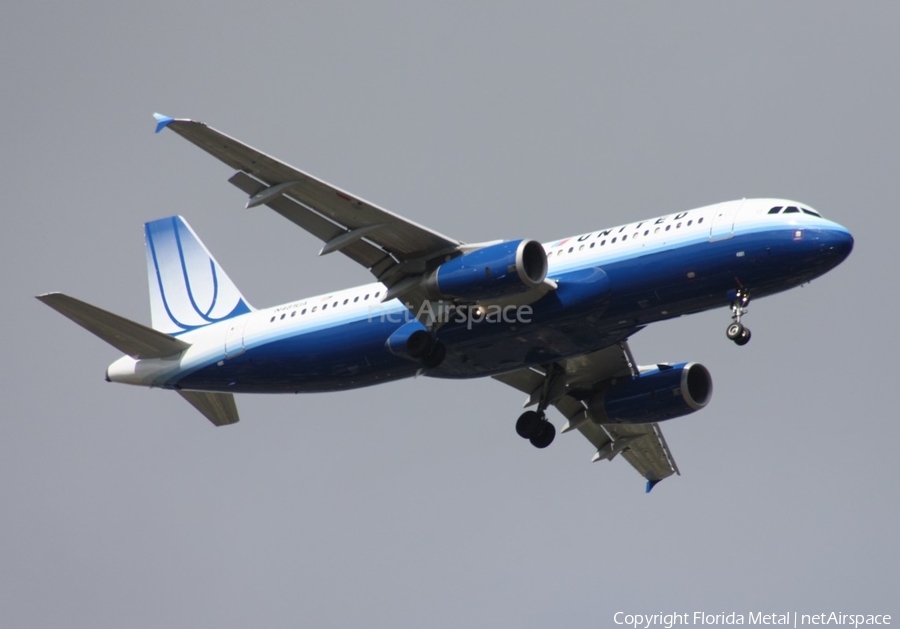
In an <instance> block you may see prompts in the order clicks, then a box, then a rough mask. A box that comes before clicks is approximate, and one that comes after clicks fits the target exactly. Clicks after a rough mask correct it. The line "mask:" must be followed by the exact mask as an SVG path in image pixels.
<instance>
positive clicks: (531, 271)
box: [424, 240, 547, 300]
mask: <svg viewBox="0 0 900 629" xmlns="http://www.w3.org/2000/svg"><path fill="white" fill-rule="evenodd" d="M546 277H547V252H546V251H544V247H543V245H541V243H539V242H538V241H536V240H512V241H509V242H502V243H499V244H496V245H488V246H486V247H482V248H481V249H476V250H475V251H470V252H469V253H465V254H463V255H461V256H459V257H457V258H454V259H452V260H449V261H447V262H445V263H444V264H442V265H441V266H439V267H438V268H437V269H435V270H434V271H432V272H431V274H430V275H429V276H428V277H427V278H426V279H425V283H424V286H425V290H426V291H427V292H428V294H429V295H431V296H432V298H435V299H437V298H448V297H459V298H462V299H471V300H480V299H492V298H496V297H503V296H506V295H515V294H517V293H523V292H525V291H527V290H529V289H531V288H534V287H535V286H539V285H540V284H541V283H542V282H543V281H544V278H546Z"/></svg>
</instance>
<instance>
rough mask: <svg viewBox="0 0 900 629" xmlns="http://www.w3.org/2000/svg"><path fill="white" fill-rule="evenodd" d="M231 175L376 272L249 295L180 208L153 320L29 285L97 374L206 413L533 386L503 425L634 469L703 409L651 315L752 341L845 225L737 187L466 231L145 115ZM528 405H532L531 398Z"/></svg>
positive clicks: (661, 464) (161, 239) (702, 392)
mask: <svg viewBox="0 0 900 629" xmlns="http://www.w3.org/2000/svg"><path fill="white" fill-rule="evenodd" d="M155 118H156V120H157V126H156V132H157V133H159V132H161V131H162V130H164V129H169V130H171V131H174V132H175V133H177V134H178V135H180V136H182V137H183V138H185V139H187V140H189V141H190V142H192V143H193V144H195V145H197V146H199V147H200V148H202V149H203V150H205V151H206V152H208V153H210V154H211V155H213V156H214V157H216V158H218V159H219V160H221V161H222V162H224V163H225V164H226V165H228V166H229V167H231V168H232V169H234V170H235V173H234V174H233V175H232V176H231V178H230V179H229V180H228V181H229V182H230V183H231V184H233V185H234V186H236V187H237V188H238V189H240V190H241V191H242V192H243V193H245V194H246V195H247V196H248V201H247V203H246V207H248V208H252V207H257V206H263V205H264V206H267V207H269V208H271V209H273V210H274V211H275V212H277V213H279V214H281V215H282V216H284V217H285V218H287V219H288V220H289V221H291V222H292V223H294V224H296V225H298V226H299V227H301V228H303V229H305V230H306V231H308V232H310V233H311V234H313V235H314V236H316V237H318V238H319V239H320V240H322V241H323V243H324V244H323V246H322V249H321V250H320V251H319V255H328V254H331V253H335V252H340V253H342V254H344V255H346V256H347V257H349V258H350V259H351V260H354V261H355V262H358V263H359V264H361V265H362V266H363V267H365V268H366V269H368V270H369V271H370V272H371V273H372V274H373V275H374V276H375V280H376V281H375V282H374V283H369V284H365V285H362V286H357V287H355V288H349V289H346V290H338V291H334V292H331V293H327V294H324V295H317V296H313V297H307V298H305V299H301V300H298V301H293V302H290V303H286V304H282V305H278V306H274V307H270V308H260V309H257V308H254V307H253V306H251V305H250V303H249V302H248V301H247V300H246V299H245V298H244V296H243V295H242V294H241V292H240V291H239V290H238V288H237V287H236V286H235V284H234V283H233V282H232V281H231V279H229V277H228V275H227V274H226V273H225V271H224V270H223V269H222V267H221V266H220V265H219V263H218V262H216V260H215V258H213V256H212V254H211V253H210V252H209V251H208V249H207V248H206V247H205V246H204V244H203V243H202V242H201V240H200V238H199V237H198V236H197V235H196V234H195V233H194V231H193V230H192V229H191V228H190V226H189V225H188V223H187V222H186V221H185V220H184V219H183V218H182V217H180V216H171V217H167V218H162V219H159V220H154V221H151V222H148V223H146V224H145V226H144V233H145V244H146V253H147V268H148V278H149V285H150V306H151V308H150V310H151V325H150V326H149V327H148V326H145V325H142V324H140V323H137V322H134V321H130V320H128V319H125V318H123V317H120V316H118V315H115V314H113V313H111V312H108V311H106V310H103V309H101V308H98V307H96V306H93V305H90V304H88V303H85V302H83V301H80V300H77V299H75V298H73V297H70V296H68V295H65V294H63V293H48V294H44V295H39V296H38V297H37V299H39V300H41V301H42V302H43V303H45V304H47V305H48V306H50V307H51V308H54V309H55V310H57V311H58V312H60V313H61V314H63V315H65V316H66V317H68V318H69V319H71V320H72V321H74V322H75V323H77V324H79V325H80V326H82V327H84V328H86V329H87V330H88V331H90V332H92V333H93V334H95V335H96V336H98V337H99V338H101V339H103V340H104V341H106V342H107V343H109V344H110V345H112V346H113V347H115V348H116V349H118V350H119V351H120V352H122V353H124V354H125V356H123V357H122V358H120V359H118V360H116V361H115V362H113V363H112V364H111V365H110V366H109V367H108V369H107V371H106V380H107V381H109V382H119V383H125V384H132V385H140V386H145V387H159V388H163V389H171V390H175V391H176V392H177V393H179V394H180V395H181V396H182V397H183V398H184V399H185V400H187V401H188V402H189V403H190V404H191V405H193V406H194V407H195V408H196V409H197V410H198V411H200V413H202V414H203V415H204V416H205V417H206V418H207V419H209V420H210V421H211V422H212V423H213V424H214V425H216V426H224V425H228V424H234V423H236V422H237V421H238V419H239V416H238V411H237V407H236V404H235V401H234V394H235V393H305V392H323V391H341V390H345V389H353V388H357V387H364V386H369V385H374V384H378V383H382V382H389V381H393V380H398V379H400V378H408V377H412V376H416V375H419V374H423V375H425V376H430V377H435V378H456V379H461V378H478V377H486V376H489V377H492V378H494V379H495V380H497V381H498V382H501V383H503V384H506V385H508V386H510V387H513V388H514V389H517V390H519V391H521V392H523V393H525V394H526V396H527V397H526V401H525V407H526V408H529V410H526V411H525V412H524V413H522V414H521V416H520V417H519V418H518V420H517V421H516V424H515V429H516V432H517V434H518V435H519V436H520V437H522V438H523V439H525V440H528V441H530V442H531V444H532V445H534V446H535V447H536V448H546V447H547V446H549V445H550V443H551V442H552V441H553V440H554V437H555V435H556V427H555V426H554V424H553V423H551V421H550V420H549V419H548V418H547V410H548V409H549V408H550V407H551V406H553V407H555V408H556V409H557V410H558V411H559V412H560V413H561V414H562V416H563V417H564V418H565V424H564V425H563V426H562V428H561V432H563V433H566V432H569V431H578V432H580V433H581V434H582V435H584V437H586V438H587V440H588V441H589V442H590V443H591V444H592V446H593V448H595V452H594V455H593V461H600V460H610V461H611V460H613V459H615V458H616V457H617V456H618V455H619V454H621V455H622V458H624V459H625V460H627V461H628V463H630V464H631V465H632V466H633V467H634V468H635V469H636V470H637V471H638V473H640V474H641V476H643V477H644V478H645V479H646V491H647V492H649V491H650V490H651V489H652V488H653V487H654V486H655V485H656V484H657V483H658V482H660V481H661V480H663V479H664V478H667V477H668V476H670V475H672V474H680V471H679V469H678V467H677V465H676V464H675V460H674V458H673V456H672V453H671V452H670V450H669V447H668V445H667V444H666V440H665V438H664V437H663V434H662V431H661V430H660V427H659V423H660V422H662V421H664V420H668V419H673V418H676V417H682V416H685V415H687V414H690V413H693V412H695V411H698V410H700V409H702V408H704V407H705V406H706V405H707V404H708V403H709V401H710V399H711V397H712V391H713V387H712V378H711V376H710V373H709V370H708V369H706V367H704V366H703V365H701V364H699V363H696V362H681V363H676V364H670V363H658V364H655V365H651V366H639V365H638V364H637V363H636V362H635V360H634V358H633V356H632V353H631V350H630V348H629V346H628V339H629V338H630V337H631V336H632V335H633V334H635V333H636V332H638V331H640V330H641V329H643V328H644V327H646V326H647V325H649V324H651V323H653V322H656V321H662V320H666V319H672V318H675V317H680V316H683V315H687V314H691V313H696V312H701V311H705V310H710V309H716V308H721V307H728V308H729V309H730V313H731V322H730V323H729V324H728V326H727V329H726V336H727V338H728V339H730V340H731V341H733V342H734V343H736V344H737V345H744V344H746V343H747V342H748V341H749V340H750V330H749V328H747V327H746V326H745V325H744V320H743V317H744V316H745V315H746V313H747V308H748V305H749V303H750V300H751V298H752V299H759V298H761V297H765V296H768V295H772V294H774V293H778V292H781V291H785V290H787V289H790V288H793V287H796V286H800V285H803V284H806V283H808V282H810V281H811V280H812V279H814V278H816V277H819V276H820V275H822V274H824V273H826V272H827V271H829V270H831V269H833V268H834V267H836V266H837V265H838V264H840V263H841V262H842V261H843V260H844V259H845V258H846V257H847V256H848V255H849V254H850V252H851V250H852V248H853V237H852V236H851V234H850V232H849V231H848V230H847V229H845V228H844V227H842V226H841V225H839V224H837V223H835V222H833V221H830V220H827V219H825V218H823V217H822V215H821V214H820V213H819V212H817V211H816V210H814V209H813V208H811V207H810V206H809V205H808V204H804V203H800V202H795V201H789V200H784V199H766V198H756V199H741V200H735V201H728V202H724V203H717V204H714V205H709V206H705V207H701V208H697V209H692V210H688V211H681V212H676V213H671V214H666V215H662V216H657V217H653V218H650V219H646V220H641V221H635V222H633V223H629V224H626V225H619V226H616V227H611V228H607V229H602V230H598V231H594V232H590V233H586V234H580V235H577V236H572V237H569V238H563V239H560V240H555V241H549V242H545V243H541V242H539V241H537V240H533V239H525V238H523V239H515V240H505V241H491V242H484V243H475V244H467V243H463V242H461V241H459V240H456V239H454V238H451V237H449V236H445V235H443V234H440V233H438V232H436V231H433V230H431V229H428V228H427V227H424V226H422V225H419V224H417V223H414V222H412V221H410V220H407V219H405V218H403V217H401V216H398V215H396V214H393V213H391V212H388V211H387V210H384V209H382V208H380V207H378V206H376V205H373V204H371V203H369V202H368V201H364V200H363V199H361V198H359V197H358V196H356V195H353V194H351V193H349V192H346V191H344V190H341V189H340V188H337V187H335V186H332V185H331V184H328V183H326V182H324V181H322V180H320V179H317V178H315V177H313V176H312V175H310V174H307V173H305V172H302V171H300V170H298V169H296V168H293V167H292V166H289V165H287V164H285V163H283V162H280V161H278V160H276V159H275V158H273V157H270V156H268V155H266V154H264V153H262V152H260V151H258V150H256V149H254V148H252V147H250V146H248V145H246V144H243V143H242V142H239V141H238V140H235V139H233V138H231V137H229V136H227V135H225V134H223V133H221V132H219V131H217V130H215V129H213V128H212V127H209V126H207V125H206V124H204V123H201V122H197V121H193V120H188V119H174V118H170V117H168V116H163V115H161V114H155ZM532 407H533V408H532Z"/></svg>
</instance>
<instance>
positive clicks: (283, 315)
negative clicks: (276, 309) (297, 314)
mask: <svg viewBox="0 0 900 629" xmlns="http://www.w3.org/2000/svg"><path fill="white" fill-rule="evenodd" d="M286 316H287V314H286V313H281V316H280V317H279V320H280V321H284V318H285V317H286Z"/></svg>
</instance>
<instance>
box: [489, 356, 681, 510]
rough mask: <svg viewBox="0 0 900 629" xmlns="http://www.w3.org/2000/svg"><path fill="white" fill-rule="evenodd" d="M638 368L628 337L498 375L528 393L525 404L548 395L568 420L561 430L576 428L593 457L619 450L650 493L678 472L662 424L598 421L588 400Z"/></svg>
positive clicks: (607, 457)
mask: <svg viewBox="0 0 900 629" xmlns="http://www.w3.org/2000/svg"><path fill="white" fill-rule="evenodd" d="M636 370H637V367H636V366H635V365H634V360H633V359H632V357H631V350H630V349H629V348H628V344H627V343H626V342H625V341H622V342H621V343H617V344H614V345H610V346H609V347H606V348H604V349H601V350H599V351H596V352H593V353H590V354H584V355H582V356H576V357H574V358H569V359H566V360H560V361H557V362H555V363H552V364H550V365H544V366H542V367H541V368H526V369H519V370H517V371H512V372H509V373H506V374H502V375H499V376H494V379H495V380H499V381H500V382H503V383H504V384H507V385H509V386H511V387H513V388H515V389H518V390H519V391H522V392H524V393H526V394H527V395H528V396H529V397H528V399H527V400H526V401H525V406H531V405H532V404H537V403H538V401H539V400H540V399H541V397H545V398H546V399H547V400H549V402H550V404H552V405H553V406H555V407H556V408H557V410H559V412H560V413H562V414H563V416H564V417H565V418H566V419H567V420H568V421H567V422H566V425H565V426H564V427H563V429H562V432H569V431H570V430H574V429H577V430H578V431H579V432H581V434H582V435H584V436H585V437H586V438H587V440H588V441H590V442H591V444H593V446H594V447H596V448H597V452H596V453H595V454H594V458H593V460H594V461H600V460H608V461H611V460H613V459H614V458H615V457H616V456H617V455H619V454H621V455H622V456H623V457H624V458H625V460H626V461H628V462H629V463H630V464H631V466H632V467H634V469H636V470H637V471H638V473H639V474H640V475H641V476H643V477H644V478H646V479H647V491H648V492H649V491H650V490H651V489H652V488H653V486H654V485H656V483H658V482H659V481H661V480H662V479H664V478H666V477H668V476H671V475H672V474H680V472H679V471H678V466H676V465H675V459H674V458H673V457H672V453H671V452H669V446H668V445H667V444H666V440H665V437H663V434H662V431H661V430H660V428H659V425H658V424H656V423H653V424H610V423H606V424H600V423H597V422H596V421H595V419H596V418H594V417H592V415H591V412H590V411H589V410H588V409H587V406H586V404H585V403H584V400H587V399H589V398H590V396H591V395H593V394H594V393H596V392H597V391H598V390H601V389H602V388H603V387H604V386H608V385H609V383H610V381H612V380H613V379H615V378H630V377H632V376H633V375H634V374H635V373H636Z"/></svg>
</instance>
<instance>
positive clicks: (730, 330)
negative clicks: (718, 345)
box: [725, 322, 744, 343]
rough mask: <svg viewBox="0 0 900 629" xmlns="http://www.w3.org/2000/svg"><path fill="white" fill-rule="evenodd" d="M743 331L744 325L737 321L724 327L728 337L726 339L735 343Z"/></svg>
mask: <svg viewBox="0 0 900 629" xmlns="http://www.w3.org/2000/svg"><path fill="white" fill-rule="evenodd" d="M743 333H744V326H743V325H741V324H740V323H737V322H734V323H732V324H731V325H729V326H728V327H727V328H725V336H727V337H728V340H730V341H734V342H735V343H737V341H738V339H740V338H741V335H742V334H743Z"/></svg>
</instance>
